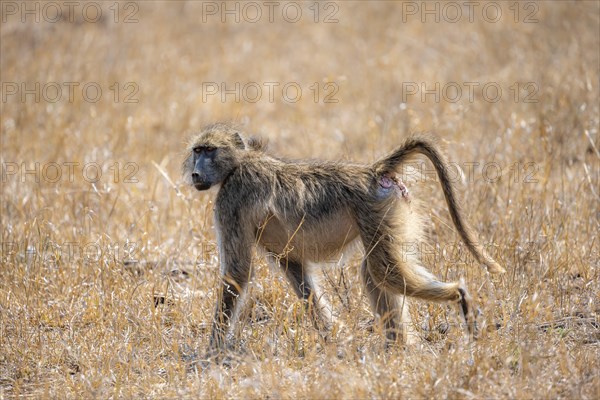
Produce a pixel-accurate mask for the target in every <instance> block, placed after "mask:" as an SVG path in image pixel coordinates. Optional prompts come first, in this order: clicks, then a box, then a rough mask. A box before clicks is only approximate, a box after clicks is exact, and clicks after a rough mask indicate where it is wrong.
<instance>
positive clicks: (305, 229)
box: [183, 123, 504, 353]
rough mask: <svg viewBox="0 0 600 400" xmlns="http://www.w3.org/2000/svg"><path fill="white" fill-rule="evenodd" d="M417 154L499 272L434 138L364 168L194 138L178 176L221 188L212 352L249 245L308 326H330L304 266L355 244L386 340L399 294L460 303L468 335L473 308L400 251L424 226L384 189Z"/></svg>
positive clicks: (210, 133) (229, 132)
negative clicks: (307, 312) (300, 303)
mask: <svg viewBox="0 0 600 400" xmlns="http://www.w3.org/2000/svg"><path fill="white" fill-rule="evenodd" d="M419 153H420V154H423V155H425V156H427V158H428V159H429V160H430V161H431V162H432V163H433V165H434V167H435V169H436V171H437V174H438V176H439V179H440V182H441V186H442V190H443V193H444V196H445V198H446V202H447V204H448V207H449V210H450V215H451V217H452V221H453V222H454V225H455V227H456V230H457V232H458V233H459V235H460V236H461V238H462V239H463V240H464V242H465V244H466V246H467V248H468V249H469V250H470V251H471V253H472V254H473V255H474V256H475V258H476V259H477V261H479V262H480V263H482V264H484V265H485V266H486V267H487V269H488V270H489V271H490V272H491V273H502V272H504V269H503V268H502V267H501V266H500V265H499V264H498V263H496V261H494V260H493V259H492V258H491V257H490V256H489V255H488V254H487V252H486V251H485V249H484V248H483V247H482V246H481V245H480V244H479V242H478V240H477V239H476V236H475V234H474V233H473V231H472V229H471V228H470V227H469V225H468V224H467V222H466V221H465V219H464V218H463V217H462V212H461V208H460V205H459V202H458V200H457V196H456V193H455V189H454V186H453V184H452V182H451V181H450V179H449V173H448V163H447V162H446V160H445V158H444V156H443V155H442V153H441V152H440V150H439V149H438V146H437V145H436V142H435V140H434V139H433V138H432V137H429V136H423V135H414V136H411V137H409V138H407V139H406V140H405V141H404V143H402V144H401V145H400V146H399V147H397V148H396V149H395V150H394V151H392V152H391V153H390V154H388V155H386V156H385V157H383V158H381V159H379V160H377V161H376V162H374V163H372V164H367V165H365V164H358V163H351V162H336V161H315V160H310V161H289V160H285V159H282V158H278V157H275V156H272V155H270V154H268V153H267V151H266V150H265V147H264V145H263V144H262V143H261V142H260V141H257V140H246V141H244V139H243V138H242V136H241V135H240V133H239V131H238V130H237V129H235V128H234V127H232V126H230V125H228V124H222V123H219V124H214V125H210V126H208V127H206V128H204V129H203V130H202V131H201V133H200V134H198V135H197V136H196V137H194V138H193V139H192V140H191V142H190V145H189V154H188V156H187V158H186V160H185V161H184V164H183V173H184V178H185V179H186V181H187V182H189V183H190V184H191V185H193V186H195V187H196V189H198V190H206V189H209V188H211V187H218V193H217V195H216V200H215V207H214V217H215V226H216V230H217V240H218V247H219V256H220V262H221V275H222V281H221V287H220V288H219V294H218V300H217V306H216V310H215V317H214V321H213V329H212V334H211V340H210V348H209V352H212V353H218V352H220V351H221V350H223V349H224V348H225V347H226V345H227V344H226V337H227V333H228V331H229V330H230V329H231V326H232V325H233V322H234V318H235V315H236V306H237V305H238V303H239V297H240V296H241V295H242V294H243V292H244V289H245V288H246V286H247V283H248V281H249V279H250V277H251V274H252V266H251V257H252V248H253V246H252V244H257V245H258V246H259V247H260V248H262V249H263V250H264V251H265V252H266V253H267V254H268V255H269V258H270V259H271V261H275V262H277V263H278V264H279V265H280V266H281V268H282V269H283V271H284V272H285V274H286V276H287V278H288V279H289V281H290V283H291V285H292V287H293V288H294V291H295V292H296V294H297V295H298V296H299V297H300V298H302V299H305V300H307V304H309V308H310V309H312V310H313V311H314V312H313V316H314V321H315V324H316V325H317V326H320V327H322V328H323V329H324V330H327V329H329V327H330V321H329V316H328V315H326V314H327V312H326V309H327V307H326V305H324V304H323V302H322V296H321V295H320V294H319V292H318V287H317V282H316V280H315V279H313V277H312V276H311V274H310V268H309V266H308V264H312V263H320V262H323V261H325V260H323V257H324V256H331V250H332V248H334V249H335V250H337V251H339V252H342V251H343V250H344V249H345V248H346V247H347V246H349V245H350V244H351V243H353V242H356V241H359V242H360V243H362V246H363V248H364V254H365V257H364V260H363V262H362V266H361V275H362V279H363V282H364V285H365V289H366V292H367V294H368V296H369V299H370V303H371V305H372V308H373V311H374V313H375V314H376V315H377V316H379V317H380V318H381V319H382V321H383V325H384V328H385V332H386V337H387V340H388V341H394V340H396V337H397V332H404V331H403V330H402V329H403V328H402V323H406V318H407V317H408V313H406V312H405V308H404V312H403V311H402V310H401V305H402V304H403V302H404V296H410V297H416V298H419V299H424V300H431V301H449V302H457V303H459V304H460V311H461V312H462V314H463V316H464V318H465V321H466V323H467V327H468V329H469V331H470V332H471V333H473V330H474V316H473V307H472V305H471V299H470V296H469V294H468V292H467V289H466V287H465V285H464V284H463V283H462V282H451V283H446V282H441V281H439V280H438V279H437V278H436V277H435V276H434V275H433V274H431V273H430V272H429V271H427V270H426V269H425V268H424V267H423V266H422V265H421V262H420V260H419V258H418V257H417V256H416V255H415V254H413V253H410V254H408V253H407V252H406V251H404V252H403V246H402V244H403V243H414V241H415V240H417V239H418V238H419V235H420V227H421V225H422V222H421V221H420V219H419V216H418V215H417V214H416V213H415V212H414V211H413V209H412V208H411V207H410V204H409V201H408V199H407V198H405V197H404V195H403V194H400V193H401V190H399V189H400V187H399V185H398V184H397V183H394V184H393V185H391V187H390V184H389V183H388V182H390V180H393V181H394V182H397V179H396V178H395V176H396V175H395V173H396V171H397V170H398V169H399V167H400V165H401V164H402V163H403V162H406V161H407V160H408V159H409V158H410V157H412V156H414V155H417V154H419ZM403 189H405V188H403ZM403 319H404V320H403Z"/></svg>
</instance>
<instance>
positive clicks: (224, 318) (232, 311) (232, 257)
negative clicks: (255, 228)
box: [208, 242, 252, 356]
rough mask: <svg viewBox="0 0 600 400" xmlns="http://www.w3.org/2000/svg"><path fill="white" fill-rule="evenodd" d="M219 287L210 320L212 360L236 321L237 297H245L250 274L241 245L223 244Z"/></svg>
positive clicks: (248, 255)
mask: <svg viewBox="0 0 600 400" xmlns="http://www.w3.org/2000/svg"><path fill="white" fill-rule="evenodd" d="M219 253H220V257H221V286H220V288H219V289H218V295H217V306H216V309H215V315H214V319H213V327H212V334H211V337H210V345H209V349H208V355H209V356H213V355H216V354H217V353H219V352H220V351H222V350H224V349H225V348H226V338H227V333H228V332H229V331H230V329H231V328H233V324H234V321H235V318H236V317H237V308H238V306H239V303H240V296H242V294H243V293H244V291H245V289H246V286H247V284H248V281H249V280H250V277H251V274H252V269H251V268H252V266H251V250H250V246H248V245H246V244H245V243H244V242H240V243H232V242H228V243H222V244H221V249H220V252H219Z"/></svg>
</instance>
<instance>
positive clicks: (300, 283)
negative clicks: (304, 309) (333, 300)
mask: <svg viewBox="0 0 600 400" xmlns="http://www.w3.org/2000/svg"><path fill="white" fill-rule="evenodd" d="M280 265H281V268H282V269H283V271H284V272H285V274H286V276H287V278H288V280H289V281H290V283H291V284H292V287H293V288H294V291H295V292H296V294H297V295H298V297H299V298H301V299H303V300H305V301H306V304H307V306H308V307H309V311H310V314H311V319H312V321H313V324H314V325H315V327H316V328H317V329H318V330H319V331H320V332H321V333H322V334H323V335H325V337H327V335H328V333H329V331H330V330H331V315H330V312H329V304H327V302H326V301H325V299H323V298H322V296H321V295H320V293H319V290H318V289H319V288H318V285H317V283H316V282H315V281H314V279H313V278H312V276H311V275H310V274H309V272H308V271H307V270H306V267H304V265H303V264H302V263H300V262H296V261H292V260H289V259H287V258H283V259H281V261H280ZM309 302H310V303H309Z"/></svg>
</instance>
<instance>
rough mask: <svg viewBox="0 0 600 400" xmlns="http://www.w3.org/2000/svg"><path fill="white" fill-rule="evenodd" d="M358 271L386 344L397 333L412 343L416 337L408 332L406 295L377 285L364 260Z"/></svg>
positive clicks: (394, 337) (392, 340) (395, 338)
mask: <svg viewBox="0 0 600 400" xmlns="http://www.w3.org/2000/svg"><path fill="white" fill-rule="evenodd" d="M360 272H361V277H362V279H363V282H364V285H365V289H366V291H367V295H368V296H369V302H370V303H371V308H372V310H373V313H374V314H375V318H376V319H377V318H379V319H380V321H381V322H382V323H383V328H384V332H385V336H386V346H389V345H390V344H393V343H395V342H396V341H397V340H398V334H400V335H399V336H400V339H401V340H402V342H403V343H406V344H410V343H413V342H414V341H415V340H416V337H415V335H413V334H412V332H410V330H411V318H410V314H409V312H408V301H407V299H406V297H404V296H400V295H395V294H391V293H388V292H386V291H385V290H382V289H381V288H380V287H378V286H377V285H376V284H375V283H374V282H373V279H372V278H371V275H370V274H369V271H368V267H367V262H366V260H364V261H363V262H362V264H361V268H360Z"/></svg>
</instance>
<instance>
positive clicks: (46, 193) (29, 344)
mask: <svg viewBox="0 0 600 400" xmlns="http://www.w3.org/2000/svg"><path fill="white" fill-rule="evenodd" d="M16 4H17V5H19V4H20V2H18V3H16ZM111 4H112V2H109V3H102V7H103V11H104V15H105V18H104V19H103V20H102V21H101V22H98V23H87V22H85V21H84V20H82V18H81V17H77V18H76V21H75V22H73V23H70V22H68V21H61V22H58V23H44V22H40V23H33V22H31V21H29V22H27V23H21V22H20V20H19V17H18V16H17V17H15V16H13V15H8V14H7V11H4V13H3V17H4V16H6V17H7V22H6V23H5V22H3V23H2V27H1V30H0V35H1V47H0V50H1V59H0V72H1V74H2V79H1V80H2V82H3V91H2V94H3V96H4V95H6V94H7V90H9V89H10V88H9V87H8V86H6V85H5V83H6V82H16V83H17V84H20V83H21V82H26V83H27V84H28V85H29V87H33V85H34V83H35V82H40V83H41V84H42V85H43V84H44V83H46V82H58V83H59V84H63V83H64V82H80V83H81V85H80V86H79V88H76V89H75V92H74V95H75V96H74V100H73V101H72V102H70V101H68V90H67V89H66V86H63V88H64V92H63V98H62V99H61V101H58V102H55V103H51V102H49V101H45V100H47V99H44V98H42V99H40V101H39V102H35V101H34V99H33V96H32V95H29V96H28V97H27V98H26V101H25V102H24V103H22V102H20V100H19V97H18V95H15V96H12V95H11V96H8V97H7V98H6V101H3V102H2V104H1V105H2V114H1V120H0V123H1V132H2V156H1V160H2V164H3V173H5V175H4V176H3V181H2V197H1V198H2V205H1V208H0V211H1V214H2V242H3V247H2V264H1V269H0V398H5V397H12V396H17V395H24V396H32V397H38V396H39V397H69V398H92V397H97V398H107V397H144V398H146V397H161V398H162V397H168V398H175V397H182V396H183V397H202V398H222V397H232V398H267V397H268V398H431V397H433V398H448V397H450V398H472V397H475V398H589V399H592V398H598V397H599V396H600V378H599V376H600V361H599V359H600V328H599V325H598V324H599V321H598V315H599V313H600V308H599V307H600V301H599V298H600V287H599V283H598V282H599V281H600V276H599V259H600V257H599V253H600V243H599V238H598V231H599V219H600V211H599V204H600V199H599V197H598V194H599V190H598V185H599V183H600V178H599V175H600V156H599V154H598V149H599V148H600V138H599V133H598V125H599V109H598V107H599V105H598V104H599V102H598V100H599V94H598V93H599V82H598V72H599V53H598V48H599V45H600V40H599V36H598V35H599V34H598V32H599V12H600V11H599V6H598V3H596V2H589V3H583V2H578V3H567V2H542V3H539V4H538V6H539V11H538V12H537V14H536V17H537V19H538V22H537V23H529V24H526V23H522V22H520V23H515V22H514V21H513V20H512V18H513V17H512V14H510V13H512V11H511V10H510V9H509V6H510V3H502V10H503V12H504V14H503V15H504V17H503V18H502V20H501V21H500V22H498V23H488V22H486V21H485V20H483V19H482V18H481V14H480V13H479V14H476V18H475V21H474V22H473V23H469V22H468V21H466V20H463V21H462V22H460V23H447V22H441V23H433V22H427V23H422V22H421V21H420V20H419V18H418V16H415V17H412V16H411V17H409V18H408V21H407V22H402V14H401V11H402V5H401V3H395V2H377V3H369V4H366V3H358V2H356V3H354V2H339V3H338V5H339V12H338V14H337V18H338V19H339V22H338V23H333V24H324V23H314V22H313V20H312V18H313V16H312V14H311V16H310V17H309V16H308V13H309V12H310V10H308V7H309V6H310V5H311V4H312V3H304V4H303V7H304V13H305V15H307V17H306V18H303V19H302V20H301V21H300V22H298V23H295V24H292V23H288V22H286V21H285V20H283V19H282V18H281V14H276V18H275V19H276V21H275V22H274V23H268V22H259V23H256V24H252V23H245V22H241V23H239V24H236V23H221V22H220V20H219V18H218V17H208V20H207V21H206V22H203V20H202V3H200V2H188V3H184V2H171V3H169V4H166V3H161V2H140V3H139V13H138V14H137V18H138V19H139V22H138V23H133V24H124V23H114V22H113V20H112V18H113V14H112V11H111V9H109V7H110V6H111ZM217 4H220V3H217ZM230 4H233V3H230ZM419 4H420V2H418V3H417V5H419ZM4 5H5V3H3V7H4ZM42 5H43V3H42ZM80 9H81V8H78V10H80ZM478 10H480V9H478ZM126 11H131V10H124V3H122V4H121V13H122V14H121V15H120V18H124V13H125V12H126ZM263 11H264V10H263ZM327 11H330V10H327ZM521 11H522V13H524V12H526V10H521ZM90 12H91V11H90ZM321 13H322V14H321V15H320V19H322V18H323V17H324V15H325V14H324V13H325V10H324V9H321ZM79 15H80V14H79ZM265 18H266V17H265ZM523 18H524V17H523V15H521V16H520V19H523ZM86 82H97V83H98V84H99V85H100V86H101V88H102V89H103V95H102V98H101V99H100V101H98V102H97V103H90V102H87V101H85V99H83V98H82V96H81V87H82V86H83V85H84V84H85V83H86ZM114 82H119V84H120V86H121V93H120V98H119V101H118V102H115V101H114V100H113V98H112V96H113V95H114V92H113V91H111V89H110V86H111V85H112V84H113V83H114ZM127 82H135V83H136V84H137V86H138V87H139V92H138V93H137V94H136V95H135V98H137V99H139V102H138V103H125V102H124V101H123V100H124V95H125V94H126V92H128V90H125V88H124V85H125V84H126V83H127ZM203 82H217V83H221V82H226V84H227V85H228V87H233V85H234V84H235V82H240V83H241V84H242V85H243V84H244V83H247V82H257V83H258V84H259V85H261V86H263V84H264V82H279V83H280V84H281V86H283V85H284V84H285V83H288V82H297V83H298V84H300V86H301V87H302V89H303V97H302V99H301V100H300V101H298V102H297V103H290V102H287V101H285V100H284V99H282V98H281V96H280V95H277V96H276V97H275V99H274V101H273V102H270V101H268V98H266V96H265V97H263V98H262V99H261V100H260V101H257V102H256V103H251V102H248V101H241V102H239V103H237V102H235V101H234V99H233V96H229V97H228V98H227V99H226V101H225V102H222V101H220V99H219V97H218V96H212V97H210V98H209V100H208V101H206V102H204V101H203V96H202V90H201V89H202V84H203ZM314 82H319V83H320V85H321V93H320V98H319V99H320V100H321V101H320V102H319V103H316V104H315V103H314V101H313V98H312V95H313V92H311V91H310V89H309V87H310V85H312V84H313V83H314ZM326 82H334V83H336V84H337V85H338V87H339V91H338V92H337V94H336V95H335V97H336V98H337V99H338V100H339V102H338V103H327V104H325V103H323V101H322V100H323V98H324V94H325V93H324V88H323V85H324V84H325V83H326ZM403 82H417V83H421V82H425V83H426V84H427V85H428V87H433V86H434V84H435V82H440V83H441V85H442V86H443V85H444V83H447V82H459V83H463V82H479V83H480V85H481V86H483V84H485V83H488V82H497V83H498V84H499V85H500V86H501V87H502V88H503V95H502V98H501V100H500V101H498V102H496V103H491V102H489V101H486V100H485V99H484V98H483V97H482V95H481V92H480V91H479V92H478V91H477V90H476V92H475V97H474V99H473V101H472V102H470V101H468V98H467V97H466V92H465V93H463V98H462V99H461V101H459V102H457V103H451V102H449V101H445V100H444V99H441V101H440V102H435V101H434V100H433V99H432V96H430V97H428V98H426V101H425V102H422V101H421V100H420V98H419V96H411V97H410V98H409V99H408V100H407V101H406V102H405V101H403V100H405V99H403V98H402V97H403V92H402V84H403ZM516 82H518V83H520V84H521V85H522V84H526V83H528V82H533V83H534V84H535V85H537V87H538V89H539V90H538V92H537V93H536V95H535V98H536V99H537V100H538V101H537V102H535V103H525V102H523V101H522V100H523V99H524V96H525V95H526V92H521V93H519V100H520V101H518V102H516V101H515V100H514V98H513V97H512V96H513V93H512V92H511V91H510V89H509V87H510V86H511V85H513V84H515V83H516ZM281 86H280V87H281ZM481 86H480V87H481ZM263 88H266V86H263ZM463 88H464V87H463ZM90 93H91V92H90ZM92 94H93V93H92ZM48 96H50V97H52V96H54V92H49V93H48ZM217 120H233V121H237V122H239V123H240V124H242V125H243V126H244V127H245V129H246V130H247V131H249V132H252V133H258V134H260V135H262V136H264V137H266V138H269V139H270V142H271V148H272V150H273V151H274V152H277V153H280V154H284V155H287V156H290V157H307V156H308V157H324V158H351V159H354V160H359V161H365V162H366V161H370V160H373V159H374V158H375V157H377V156H379V155H381V154H383V153H384V152H385V151H387V150H388V149H390V148H391V147H393V146H394V145H395V144H396V143H398V142H399V140H400V139H401V138H402V137H404V136H405V135H407V134H408V133H409V132H412V131H422V130H426V131H432V132H435V133H436V134H437V135H438V136H440V137H442V138H444V142H445V147H446V149H447V153H448V156H449V158H450V159H452V160H454V161H460V163H461V165H462V166H463V169H465V171H466V170H467V167H468V164H464V163H467V162H476V163H480V164H479V166H476V167H475V168H474V174H473V176H472V177H471V178H469V179H467V182H466V184H465V185H463V186H462V187H461V191H462V193H463V194H464V196H463V197H464V203H465V206H466V210H468V214H469V215H468V217H469V219H470V220H471V221H472V222H473V224H474V225H475V227H476V229H477V230H478V231H479V232H481V235H482V238H484V240H486V241H489V243H493V246H491V249H492V253H493V255H494V257H496V258H497V259H498V260H499V261H500V262H501V263H502V264H503V265H505V266H506V268H507V270H508V273H507V274H506V275H505V276H503V277H501V278H499V279H495V278H494V279H492V278H491V277H489V276H488V275H486V274H485V273H484V272H483V269H482V268H480V267H479V266H478V265H476V264H475V263H474V262H473V261H472V260H471V259H468V258H465V257H463V256H464V249H462V248H460V247H456V246H454V245H453V244H454V243H455V242H456V240H457V237H456V236H455V234H454V232H453V230H452V229H451V227H450V225H451V223H450V221H449V216H448V214H447V211H446V206H445V204H444V202H443V198H442V195H441V193H440V191H439V190H438V189H437V186H436V183H435V182H431V181H430V180H423V179H413V180H410V179H409V181H410V184H409V186H410V190H411V191H412V192H413V195H415V196H416V195H419V196H421V197H423V198H425V199H427V200H428V204H427V206H428V207H427V209H426V211H427V213H428V214H427V215H428V216H429V218H427V220H426V221H427V229H428V233H429V237H430V241H429V242H428V243H429V244H430V247H427V249H429V250H432V251H433V253H431V252H429V251H428V252H427V254H425V259H426V261H427V264H428V266H429V267H430V268H431V269H432V270H433V271H434V272H435V273H436V274H438V275H439V276H442V277H444V278H445V279H457V278H459V277H464V278H465V279H466V281H467V282H468V285H469V287H470V288H471V291H472V293H473V294H474V297H475V298H476V300H477V302H478V304H479V306H480V307H481V310H482V316H481V321H482V323H483V324H484V326H485V329H484V330H483V334H482V338H481V339H480V340H479V341H477V342H475V343H467V341H466V340H465V338H464V335H463V332H462V330H461V329H460V327H459V326H458V321H459V320H458V317H457V312H456V309H455V308H453V307H450V306H448V305H432V304H426V303H422V302H413V303H412V305H411V309H410V311H411V313H412V314H413V317H414V321H415V325H416V326H415V330H416V331H417V333H418V335H419V336H420V340H419V342H418V343H417V344H416V345H414V346H410V347H408V348H406V349H402V348H398V349H393V350H391V351H389V352H384V351H383V349H382V340H381V336H380V335H378V334H377V332H375V333H374V332H369V330H368V329H366V328H365V327H366V326H367V325H368V323H369V320H370V319H371V318H372V314H371V313H370V311H369V309H368V305H367V302H366V299H365V296H364V295H363V293H362V292H361V288H360V283H359V281H358V275H357V268H356V264H357V263H358V261H359V258H358V257H359V256H360V254H358V255H357V256H356V257H355V258H353V259H352V260H351V262H349V264H348V265H347V266H346V268H344V269H343V271H344V273H343V274H342V273H341V272H340V271H341V269H340V268H337V269H336V268H333V269H327V271H326V275H327V277H328V278H329V279H324V281H325V283H326V285H325V286H326V289H327V292H328V294H329V296H330V297H331V298H332V300H333V303H334V306H335V310H336V314H337V317H338V321H339V322H338V323H337V331H338V334H337V340H336V341H334V342H333V343H321V342H320V339H319V336H318V335H317V334H316V332H315V331H314V329H313V328H312V327H311V325H310V323H308V322H307V320H306V318H305V317H303V316H302V312H301V307H300V305H299V303H298V302H297V300H296V299H295V298H294V296H292V295H291V294H290V290H289V287H288V286H287V284H286V282H285V281H284V280H283V278H282V276H281V274H279V273H278V272H277V271H272V270H270V269H269V268H268V267H267V266H266V265H264V262H262V261H260V260H257V263H258V264H259V268H258V273H257V276H256V278H255V280H254V282H253V284H252V289H251V291H250V302H249V306H248V318H246V319H245V320H244V321H243V323H242V324H241V325H242V328H243V332H242V336H241V344H242V347H243V349H244V351H240V353H239V354H240V355H239V362H236V363H234V365H233V366H231V367H229V368H227V367H221V366H217V365H215V366H212V367H211V368H208V369H207V370H204V371H198V372H187V371H186V363H185V361H184V359H185V357H183V358H182V355H184V356H185V355H186V354H190V353H192V352H193V351H194V349H197V350H198V351H202V349H204V348H205V346H206V343H207V329H208V328H209V326H210V319H211V312H212V309H213V303H214V288H215V283H216V277H217V271H218V262H217V258H216V255H215V252H214V234H213V230H212V227H211V225H212V223H211V198H212V196H211V195H210V194H199V193H197V192H194V191H193V190H191V189H189V188H186V187H183V186H182V185H181V180H180V172H179V169H180V162H181V160H182V154H183V150H184V142H185V139H186V137H187V135H188V133H189V132H190V131H192V130H194V129H198V128H199V127H201V126H202V125H203V124H205V123H209V122H214V121H217ZM36 162H37V163H40V164H39V165H40V174H39V175H40V178H41V179H40V181H39V182H36V181H35V175H34V174H29V175H26V176H25V177H21V176H20V175H19V174H17V175H12V174H11V173H12V171H13V169H12V168H13V167H14V166H15V165H17V169H18V173H20V172H21V170H22V169H23V168H25V167H27V168H31V167H32V166H33V164H34V163H36ZM53 162H55V163H59V164H61V165H62V166H63V169H62V171H63V175H62V177H61V178H60V179H58V182H56V183H52V182H49V179H52V178H53V177H54V172H55V171H52V170H50V169H49V168H48V166H49V165H50V164H48V163H53ZM67 162H75V163H79V165H77V166H74V167H73V168H74V170H73V179H72V181H71V180H70V179H69V176H68V172H69V170H68V167H67V166H65V164H64V163H67ZM92 162H96V163H98V164H99V165H100V166H101V167H102V168H103V175H102V177H101V179H100V180H99V181H98V182H96V183H94V184H92V183H91V182H89V181H88V180H86V179H84V176H83V175H82V167H83V166H84V165H87V164H86V163H92ZM115 162H118V163H119V168H118V170H119V172H120V174H119V176H118V177H115V170H114V167H113V169H110V168H111V166H113V165H114V163H115ZM491 162H495V163H497V165H498V166H500V167H501V168H502V170H501V174H500V175H501V178H500V179H498V180H494V181H493V182H492V181H491V180H490V179H484V178H485V176H484V175H483V168H482V167H483V165H485V163H491ZM13 163H16V164H13ZM127 163H135V166H137V168H138V169H137V170H134V169H132V168H134V167H132V166H131V165H127ZM528 163H532V164H528ZM515 164H516V165H519V166H520V167H521V169H520V174H519V175H516V176H515V175H514V169H513V170H511V167H513V166H514V165H515ZM132 165H133V164H132ZM157 166H158V167H157ZM44 167H46V169H44ZM160 170H163V171H164V173H165V175H166V177H168V178H169V179H171V180H172V182H173V184H171V183H170V182H169V181H168V179H166V178H165V176H163V174H161V172H160ZM44 171H45V172H46V174H45V175H44ZM132 171H134V172H135V178H137V182H128V181H126V180H125V178H126V176H127V174H128V173H130V172H132ZM532 171H535V174H534V175H533V176H532V177H531V178H533V180H531V179H528V177H527V173H528V172H532ZM488 172H489V173H494V172H496V170H494V171H491V170H490V171H488ZM87 173H88V175H86V176H87V177H90V176H92V177H93V174H94V170H93V169H88V170H87ZM492 176H495V175H493V174H492ZM488 177H489V176H488ZM113 247H117V249H113ZM132 249H133V251H128V250H132ZM98 251H99V252H100V253H99V254H98ZM458 252H460V253H458ZM126 259H135V260H137V261H138V262H137V263H128V264H127V265H125V264H124V260H126ZM346 292H349V296H346ZM161 296H162V297H161ZM155 299H161V300H164V302H163V303H164V304H158V305H157V306H155ZM159 303H160V302H159ZM448 325H449V327H448ZM446 328H447V329H446Z"/></svg>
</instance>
